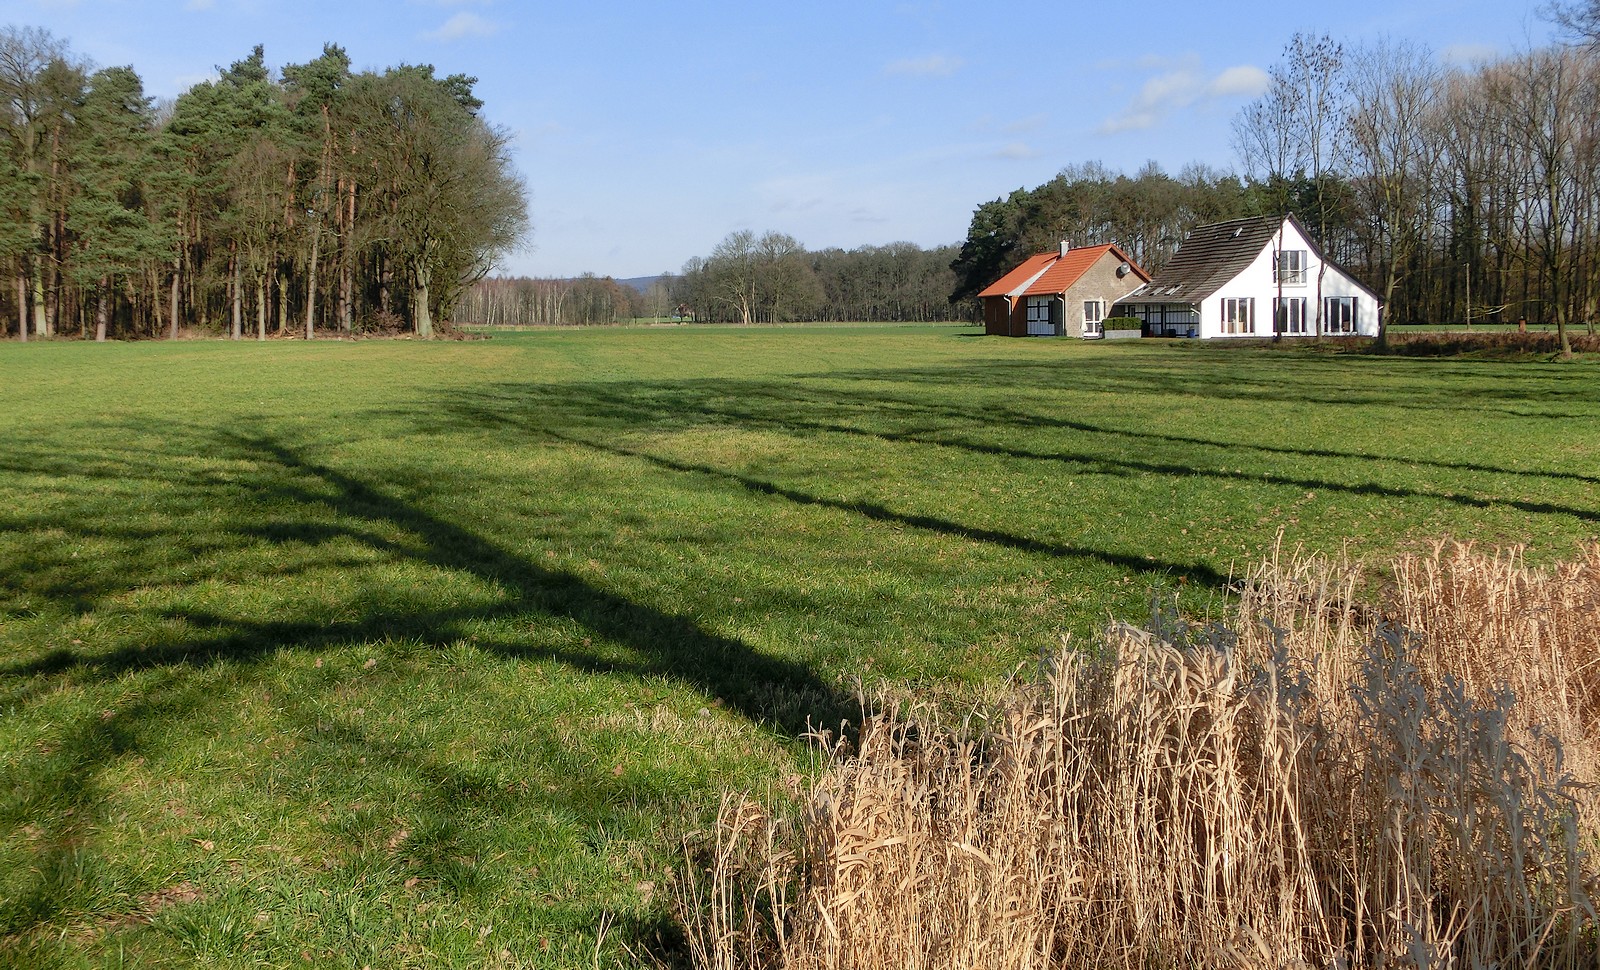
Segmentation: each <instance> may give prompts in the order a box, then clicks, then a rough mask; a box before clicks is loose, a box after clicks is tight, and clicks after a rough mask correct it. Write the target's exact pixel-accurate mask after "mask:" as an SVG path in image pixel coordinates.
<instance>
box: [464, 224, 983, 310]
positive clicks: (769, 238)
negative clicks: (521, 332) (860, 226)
mask: <svg viewBox="0 0 1600 970" xmlns="http://www.w3.org/2000/svg"><path fill="white" fill-rule="evenodd" d="M955 256H956V247H955V246H939V247H934V248H932V249H924V248H922V247H921V246H918V245H916V244H915V243H908V242H897V243H890V244H889V245H886V246H861V247H858V248H856V249H850V250H845V249H839V248H829V249H823V250H817V251H815V252H812V251H808V250H807V249H806V248H805V247H804V246H803V245H801V244H800V242H799V241H797V240H796V239H795V238H794V237H793V236H789V235H786V234H784V233H778V232H765V233H762V234H760V235H757V234H756V233H754V232H752V231H750V230H738V231H736V232H732V233H729V234H728V236H727V237H726V238H724V239H723V240H722V241H721V242H720V243H718V244H717V245H716V247H715V248H713V249H712V251H711V253H710V254H709V255H707V256H697V257H694V258H693V259H690V260H689V261H688V262H687V263H686V264H685V265H684V267H683V271H682V272H681V273H666V274H663V275H662V276H660V277H658V278H657V279H656V280H655V281H654V282H653V283H651V285H649V286H648V287H646V288H644V289H642V290H639V289H635V288H633V287H631V286H624V285H622V284H619V283H617V282H616V281H615V280H613V279H611V278H610V277H595V276H593V275H592V274H586V275H584V276H580V277H577V278H575V279H526V278H517V279H512V278H490V279H486V280H484V281H482V282H480V283H478V284H477V285H476V286H474V287H473V288H472V290H471V291H470V292H469V293H468V294H467V295H466V296H465V297H464V298H463V300H462V302H461V306H460V313H459V315H460V318H461V319H462V320H463V321H470V322H473V323H484V324H490V325H500V326H569V325H584V324H608V323H621V322H626V321H633V320H640V319H651V320H666V319H677V320H691V321H699V322H707V323H744V324H753V323H784V322H789V321H794V320H826V321H850V320H875V321H897V322H898V321H903V322H920V323H942V322H950V321H960V320H965V319H967V318H968V317H969V316H970V312H971V311H970V310H969V308H967V307H965V306H963V305H960V304H955V303H952V302H951V300H950V291H951V289H952V287H953V286H954V285H955V273H954V271H953V270H952V269H951V266H950V264H951V261H952V260H954V259H955Z"/></svg>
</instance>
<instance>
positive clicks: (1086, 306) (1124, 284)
mask: <svg viewBox="0 0 1600 970" xmlns="http://www.w3.org/2000/svg"><path fill="white" fill-rule="evenodd" d="M1148 282H1150V277H1149V275H1148V274H1146V273H1145V271H1144V270H1142V269H1140V268H1139V266H1138V264H1136V263H1134V261H1133V260H1131V259H1129V258H1128V257H1127V255H1126V254H1125V253H1123V251H1122V250H1121V249H1118V248H1117V247H1116V246H1085V247H1082V248H1080V249H1073V248H1071V247H1070V246H1069V245H1068V244H1067V243H1062V244H1061V248H1060V249H1059V250H1057V251H1056V252H1052V253H1040V254H1039V255H1037V256H1033V257H1031V258H1029V259H1028V260H1027V261H1026V262H1024V263H1023V264H1022V265H1021V266H1018V267H1017V268H1016V269H1014V270H1012V271H1011V272H1009V273H1007V274H1006V275H1004V276H1002V277H1000V279H999V280H998V281H996V282H995V283H994V284H993V285H992V286H990V287H989V288H987V289H985V290H984V291H983V292H981V293H979V294H978V298H979V299H980V300H982V301H983V327H984V332H985V333H989V334H993V335H995V336H1002V337H1082V338H1087V339H1095V338H1099V337H1103V336H1105V328H1104V327H1103V323H1104V321H1105V319H1106V317H1108V316H1110V315H1111V314H1110V310H1111V307H1112V306H1113V305H1114V304H1116V302H1117V301H1118V300H1121V299H1122V298H1123V297H1125V296H1127V295H1128V294H1129V293H1131V292H1133V291H1134V290H1135V289H1137V288H1138V287H1139V286H1141V285H1142V284H1145V283H1148Z"/></svg>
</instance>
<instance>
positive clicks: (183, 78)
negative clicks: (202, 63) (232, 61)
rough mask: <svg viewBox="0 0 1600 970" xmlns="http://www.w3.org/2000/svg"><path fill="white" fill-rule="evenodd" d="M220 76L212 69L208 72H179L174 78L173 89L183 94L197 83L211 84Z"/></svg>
mask: <svg viewBox="0 0 1600 970" xmlns="http://www.w3.org/2000/svg"><path fill="white" fill-rule="evenodd" d="M219 76H220V75H218V74H217V72H216V71H211V72H210V73H208V74H179V75H178V76H177V77H174V78H173V79H172V87H173V90H175V91H177V92H178V93H179V94H182V93H183V92H185V91H187V90H189V89H190V88H192V87H194V86H195V85H196V84H210V83H211V82H212V81H215V80H216V79H217V78H218V77H219Z"/></svg>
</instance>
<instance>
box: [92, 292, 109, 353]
mask: <svg viewBox="0 0 1600 970" xmlns="http://www.w3.org/2000/svg"><path fill="white" fill-rule="evenodd" d="M110 293H111V280H110V278H108V277H105V276H102V277H100V287H99V292H97V293H96V294H95V301H94V342H95V343H97V344H103V343H105V342H106V330H107V329H108V328H109V327H110V324H111V296H110Z"/></svg>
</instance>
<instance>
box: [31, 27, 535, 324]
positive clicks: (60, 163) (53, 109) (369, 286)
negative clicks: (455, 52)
mask: <svg viewBox="0 0 1600 970" xmlns="http://www.w3.org/2000/svg"><path fill="white" fill-rule="evenodd" d="M475 83H476V79H475V78H471V77H467V76H465V75H460V74H452V75H449V76H447V77H437V76H436V75H435V73H434V69H433V68H432V67H431V66H427V65H401V66H398V67H392V68H388V69H385V70H384V71H382V72H381V73H378V72H372V71H363V72H360V73H354V72H352V71H351V70H350V58H349V56H348V55H347V54H346V53H345V51H344V50H343V49H342V48H340V47H339V46H337V45H333V44H329V45H325V46H324V48H323V51H322V54H321V56H319V57H317V58H316V59H314V60H311V61H308V62H306V63H304V64H290V65H285V66H284V67H282V68H281V69H280V70H278V71H276V72H274V71H272V70H271V69H270V68H269V67H268V66H267V64H266V61H265V55H264V52H263V49H262V48H261V47H260V46H257V47H256V48H255V49H254V50H253V51H252V52H251V53H250V54H249V56H247V57H245V58H243V59H241V60H239V61H237V62H235V63H233V64H232V65H231V66H229V67H227V68H225V69H220V68H219V70H218V76H217V77H216V78H215V79H214V80H212V81H208V82H205V83H202V84H198V85H195V86H194V87H192V88H190V89H189V90H188V91H186V92H185V93H183V94H182V95H181V96H179V97H178V98H177V99H176V101H174V102H172V103H170V104H163V105H157V104H156V103H155V101H154V100H153V99H152V98H150V97H148V96H146V95H145V93H144V89H143V83H142V81H141V80H140V78H139V75H138V74H137V73H136V72H135V71H134V69H133V68H132V67H110V68H103V69H95V68H94V67H93V66H92V65H90V64H89V63H88V62H87V61H85V60H83V59H81V58H78V57H76V56H74V55H73V54H72V52H71V51H70V50H69V49H68V47H67V45H66V44H65V43H63V42H62V41H59V40H57V39H56V38H54V37H52V36H51V35H50V34H48V33H47V32H45V31H42V30H37V29H27V28H23V29H19V28H15V27H7V28H4V29H3V30H0V272H4V273H5V275H7V276H9V278H10V280H11V285H10V286H6V287H3V288H0V314H3V316H0V319H3V320H4V327H5V332H10V333H15V334H17V335H18V336H20V337H21V338H22V339H28V338H30V337H47V336H51V335H57V334H61V335H66V334H72V333H76V334H80V335H83V336H88V335H90V334H91V333H92V334H93V336H95V337H96V338H97V339H102V340H103V339H106V338H107V337H108V336H118V337H156V336H163V335H166V336H172V337H176V336H178V335H179V334H180V333H181V332H202V333H214V334H215V333H220V334H226V335H228V336H231V337H234V338H240V337H242V336H244V335H245V334H246V333H249V334H251V335H253V336H255V337H257V338H264V337H266V336H267V335H268V334H269V333H271V334H287V333H294V334H297V335H301V336H305V337H312V336H315V335H316V334H317V333H318V332H319V331H321V330H327V329H331V330H334V331H338V332H346V333H348V332H352V331H355V330H359V329H364V328H381V329H390V330H396V329H407V330H411V331H413V332H415V333H416V334H418V335H420V336H431V335H432V333H433V330H434V321H436V320H440V319H445V318H448V317H449V316H450V315H451V313H452V310H453V307H454V305H455V303H456V301H457V300H458V299H459V298H460V297H461V295H462V293H463V292H464V291H465V290H466V288H467V287H469V286H470V285H471V284H472V283H474V282H476V281H477V280H479V279H481V278H483V276H484V275H485V274H487V273H488V271H489V270H490V269H491V268H492V267H493V266H494V264H495V261H496V260H497V259H498V258H499V257H500V256H501V255H502V254H504V253H505V252H507V251H509V250H510V249H511V248H513V247H514V246H516V245H517V244H518V242H519V241H520V239H521V238H522V236H523V235H524V234H525V232H526V230H527V209H526V203H525V201H524V193H523V188H522V185H521V183H520V181H519V180H518V179H517V177H516V175H515V174H514V172H513V170H512V167H511V162H510V157H509V153H508V141H507V136H506V135H505V134H504V133H503V132H501V131H499V130H496V129H495V128H492V127H491V126H489V125H488V124H487V123H486V122H485V121H484V120H483V119H482V118H481V117H480V116H479V109H481V108H482V106H483V103H482V102H481V101H480V100H479V99H478V98H476V97H475V96H474V94H473V85H474V84H475Z"/></svg>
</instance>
